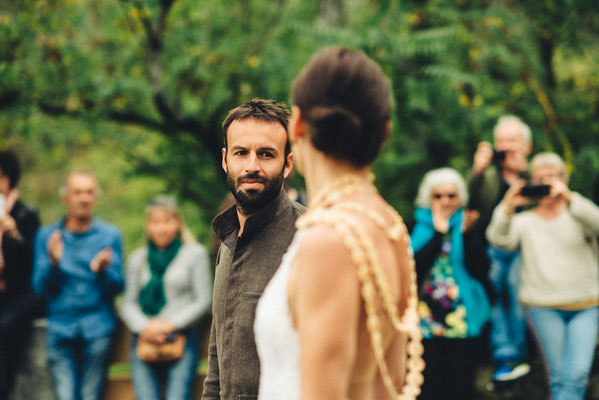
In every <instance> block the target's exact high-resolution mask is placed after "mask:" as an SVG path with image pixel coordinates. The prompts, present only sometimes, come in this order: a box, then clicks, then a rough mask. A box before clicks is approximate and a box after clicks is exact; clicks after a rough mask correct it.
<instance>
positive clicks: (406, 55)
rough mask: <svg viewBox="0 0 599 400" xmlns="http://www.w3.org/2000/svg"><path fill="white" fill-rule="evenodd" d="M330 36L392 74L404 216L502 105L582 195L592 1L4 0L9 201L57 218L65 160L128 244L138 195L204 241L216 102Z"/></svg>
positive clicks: (284, 67)
mask: <svg viewBox="0 0 599 400" xmlns="http://www.w3.org/2000/svg"><path fill="white" fill-rule="evenodd" d="M329 45H344V46H349V47H352V48H358V49H361V50H363V51H364V52H366V53H367V54H368V55H370V56H371V57H373V58H374V59H375V60H376V61H378V62H379V63H380V65H381V66H382V67H383V69H384V70H385V72H386V73H387V75H388V76H389V78H390V80H391V82H392V87H393V97H394V112H393V133H392V136H391V138H390V140H389V141H388V143H387V144H386V147H385V149H384V152H383V154H382V156H381V157H380V158H379V160H378V161H377V163H376V165H375V174H376V176H377V180H376V184H377V186H378V187H379V189H380V191H381V193H382V194H383V195H384V196H385V197H386V198H387V200H389V201H390V202H391V203H392V204H393V205H394V206H395V207H396V208H397V209H398V210H399V211H400V213H401V214H402V215H404V216H410V215H411V213H412V211H413V205H412V203H413V199H414V197H415V193H416V188H417V184H418V182H419V180H420V179H421V177H422V175H423V174H424V172H426V171H428V170H429V169H431V168H434V167H439V166H445V165H450V166H452V167H454V168H457V169H458V170H460V171H462V172H464V173H465V172H466V171H467V170H468V169H469V167H470V165H471V163H472V155H473V153H474V150H475V148H476V145H477V143H478V142H479V141H481V140H490V139H491V133H492V128H493V125H494V124H495V122H496V120H497V118H498V117H499V116H500V115H502V114H504V113H512V114H516V115H518V116H519V117H521V118H522V119H523V120H524V121H525V122H526V123H528V124H529V125H530V127H531V129H532V131H533V141H534V151H533V153H536V152H538V151H541V150H552V151H556V152H557V153H559V154H560V155H562V156H563V157H564V158H565V160H566V161H567V163H568V165H569V167H570V168H571V172H572V182H571V186H572V188H573V189H574V190H577V191H580V192H581V193H582V194H583V195H585V196H587V197H591V196H592V185H593V182H594V180H595V179H596V177H597V176H598V175H599V134H598V133H599V117H598V115H599V2H597V1H594V0H562V1H555V0H537V1H515V0H514V1H509V0H428V1H427V0H402V1H393V0H243V1H239V0H211V1H196V0H120V1H119V0H19V1H10V0H0V147H1V148H12V149H15V150H17V152H18V153H19V155H20V158H21V162H22V164H23V167H24V170H25V171H24V173H25V175H24V178H23V180H22V182H21V184H20V189H21V192H22V197H23V198H24V199H25V201H27V202H29V203H31V204H32V205H34V206H36V207H37V208H38V209H39V210H40V211H41V215H42V221H43V223H49V222H51V221H53V220H55V219H57V218H59V217H60V216H61V214H62V212H63V208H62V206H61V204H60V200H59V196H58V187H59V186H60V184H61V182H62V180H63V179H64V176H65V173H66V171H68V170H70V169H72V168H79V167H87V168H91V169H92V170H94V171H96V172H97V174H98V176H99V180H100V182H101V185H102V187H103V191H104V195H103V197H102V198H101V200H100V203H99V205H98V215H99V216H101V217H102V218H104V219H106V220H109V221H111V222H114V223H116V224H117V225H118V226H119V227H120V228H121V229H122V230H123V233H124V235H125V245H126V252H127V253H128V252H129V251H131V250H133V249H135V248H136V247H137V246H139V245H140V244H141V243H142V242H143V240H144V235H143V209H144V205H145V203H146V201H147V200H148V199H149V198H150V197H152V196H154V195H155V194H158V193H165V192H167V193H172V194H175V195H176V196H178V197H179V199H181V201H182V203H183V210H184V215H185V216H186V219H187V222H188V224H189V225H190V228H191V230H192V231H193V233H194V234H195V235H196V236H197V237H198V238H199V239H200V241H202V242H203V243H205V244H209V242H210V238H211V229H210V221H211V219H212V218H213V216H214V215H215V214H216V212H217V209H218V208H219V205H220V204H221V202H222V201H223V199H224V196H225V194H226V192H227V188H226V184H225V180H224V174H223V173H222V170H221V167H220V157H221V156H220V149H221V147H222V137H221V136H222V135H221V128H220V125H221V122H222V120H223V118H224V116H225V115H226V113H227V111H228V110H229V109H231V108H233V107H235V106H237V105H238V104H240V103H242V102H245V101H246V100H248V99H250V98H252V97H263V98H273V99H276V100H279V101H286V102H289V88H290V84H291V82H292V79H293V77H294V76H295V75H296V74H297V72H298V71H299V69H300V68H301V66H302V65H303V64H305V63H306V62H307V61H308V59H309V57H310V56H311V55H312V54H313V53H314V52H315V51H316V50H318V49H320V48H322V47H325V46H329ZM301 184H302V183H301V178H300V177H299V176H297V175H296V176H294V182H293V185H295V186H301Z"/></svg>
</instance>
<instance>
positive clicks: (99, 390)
mask: <svg viewBox="0 0 599 400" xmlns="http://www.w3.org/2000/svg"><path fill="white" fill-rule="evenodd" d="M111 342H112V336H111V335H107V336H100V337H97V338H93V339H83V338H82V337H77V338H75V339H66V338H64V337H62V336H59V335H55V334H52V333H51V332H48V333H47V335H46V344H47V350H48V365H49V366H50V372H51V374H52V378H53V380H54V389H55V391H56V398H57V400H100V399H101V398H102V395H103V391H104V382H105V381H106V373H107V370H108V357H109V350H110V344H111Z"/></svg>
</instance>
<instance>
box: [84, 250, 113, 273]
mask: <svg viewBox="0 0 599 400" xmlns="http://www.w3.org/2000/svg"><path fill="white" fill-rule="evenodd" d="M111 261H112V248H110V247H105V248H104V249H103V250H101V251H100V252H98V254H96V256H95V257H94V259H93V260H92V262H91V263H90V264H89V267H90V269H91V270H92V271H93V272H95V273H98V272H100V271H102V270H104V269H105V268H106V267H108V265H110V262H111Z"/></svg>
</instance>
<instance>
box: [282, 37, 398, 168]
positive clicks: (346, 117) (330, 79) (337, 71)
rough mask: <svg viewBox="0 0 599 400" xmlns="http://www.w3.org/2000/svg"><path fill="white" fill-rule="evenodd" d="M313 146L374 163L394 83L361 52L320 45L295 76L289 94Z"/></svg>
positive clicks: (384, 131)
mask: <svg viewBox="0 0 599 400" xmlns="http://www.w3.org/2000/svg"><path fill="white" fill-rule="evenodd" d="M291 97H292V100H293V103H294V104H295V105H296V106H298V107H299V109H300V111H301V113H302V114H301V115H302V118H304V120H305V121H306V122H307V123H308V126H309V129H310V138H311V141H312V144H313V145H314V147H316V148H317V149H318V150H320V151H322V152H324V153H326V154H328V155H330V156H331V157H334V158H337V159H340V160H346V161H350V162H351V163H353V164H355V165H357V166H366V165H369V164H371V163H372V162H373V161H374V159H375V158H376V156H377V154H378V152H379V150H380V149H381V146H382V144H383V142H384V141H385V139H386V137H387V123H388V121H389V118H390V115H391V88H390V86H389V82H388V80H387V78H386V77H385V75H384V74H383V71H382V70H381V68H380V67H379V66H378V65H377V64H376V63H375V62H374V61H372V60H371V59H370V58H368V56H366V55H365V54H364V53H362V52H361V51H356V50H349V49H346V48H341V47H333V48H328V49H325V50H322V51H320V52H318V53H316V55H314V57H312V60H311V61H310V62H309V63H308V65H306V66H305V67H304V68H303V69H302V71H301V72H300V74H299V75H298V76H297V77H296V78H295V81H294V82H293V87H292V94H291Z"/></svg>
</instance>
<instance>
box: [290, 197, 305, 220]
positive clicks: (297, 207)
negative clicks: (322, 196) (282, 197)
mask: <svg viewBox="0 0 599 400" xmlns="http://www.w3.org/2000/svg"><path fill="white" fill-rule="evenodd" d="M290 202H291V209H292V210H293V213H294V214H295V216H296V218H297V217H299V216H300V215H302V214H303V213H305V212H306V206H304V205H303V204H300V203H298V202H297V201H293V200H290Z"/></svg>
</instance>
